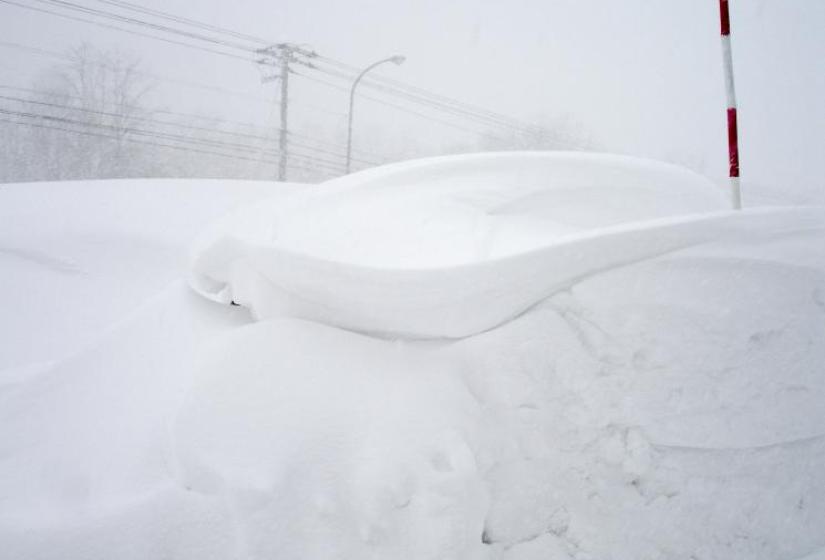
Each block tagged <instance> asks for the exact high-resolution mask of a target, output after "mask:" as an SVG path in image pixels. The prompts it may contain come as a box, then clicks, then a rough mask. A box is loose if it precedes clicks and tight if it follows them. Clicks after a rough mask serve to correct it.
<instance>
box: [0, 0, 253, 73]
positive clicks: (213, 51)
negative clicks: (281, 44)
mask: <svg viewBox="0 0 825 560" xmlns="http://www.w3.org/2000/svg"><path fill="white" fill-rule="evenodd" d="M0 3H3V4H9V5H11V6H17V7H18V8H23V9H26V10H33V11H35V12H41V13H44V14H51V15H54V16H57V17H61V18H65V19H70V20H73V21H79V22H83V23H89V24H91V25H96V26H98V27H104V28H107V29H113V30H116V31H122V32H123V33H129V34H131V35H137V36H139V37H146V38H149V39H155V40H158V41H163V42H165V43H171V44H173V45H180V46H183V47H188V48H191V49H196V50H200V51H204V52H208V53H211V54H216V55H220V56H225V57H228V58H233V59H236V60H243V61H245V62H252V59H251V58H246V57H243V56H239V55H236V54H232V53H228V52H224V51H219V50H216V49H211V48H207V47H202V46H200V45H193V44H192V43H184V42H182V41H175V40H174V39H168V38H165V37H158V36H157V35H150V34H148V33H141V32H140V31H135V30H133V29H124V28H123V27H118V26H116V25H109V24H106V23H103V22H100V21H94V20H90V19H85V18H81V17H77V16H72V15H70V14H64V13H60V12H55V11H53V10H47V9H45V8H38V7H36V6H29V5H26V4H20V3H18V2H14V1H12V0H0Z"/></svg>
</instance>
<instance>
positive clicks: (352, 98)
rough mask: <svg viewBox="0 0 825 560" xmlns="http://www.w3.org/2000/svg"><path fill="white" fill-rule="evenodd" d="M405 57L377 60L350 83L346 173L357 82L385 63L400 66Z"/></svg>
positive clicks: (350, 150)
mask: <svg viewBox="0 0 825 560" xmlns="http://www.w3.org/2000/svg"><path fill="white" fill-rule="evenodd" d="M405 60H407V58H406V57H404V56H401V55H395V56H391V57H389V58H385V59H383V60H379V61H378V62H375V63H373V64H370V65H369V66H367V67H366V68H364V70H363V71H362V72H361V73H360V74H358V77H357V78H355V81H354V82H353V83H352V89H351V90H350V92H349V123H348V124H347V173H349V170H350V162H351V161H352V107H353V105H354V104H355V86H357V85H358V82H360V81H361V78H363V77H364V74H366V73H367V72H369V71H370V70H372V69H373V68H375V67H376V66H378V65H379V64H384V63H385V62H392V63H393V64H402V63H403V62H404V61H405Z"/></svg>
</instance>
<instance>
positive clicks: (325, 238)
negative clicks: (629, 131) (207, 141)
mask: <svg viewBox="0 0 825 560" xmlns="http://www.w3.org/2000/svg"><path fill="white" fill-rule="evenodd" d="M357 175H358V174H356V176H351V177H346V178H344V179H341V180H338V181H337V182H336V181H333V182H331V184H330V188H329V190H327V189H326V188H325V189H322V190H319V191H317V192H315V193H310V194H308V195H307V196H304V197H294V198H293V199H292V200H291V201H288V202H287V203H286V204H282V205H281V207H280V208H279V209H278V210H275V211H273V208H272V206H271V205H264V206H263V207H260V206H259V207H256V208H254V209H252V210H251V211H250V210H246V211H243V212H242V213H241V214H240V215H236V216H233V217H232V218H231V219H230V220H229V223H228V224H222V225H221V226H219V227H217V228H216V229H215V231H213V232H210V233H208V234H207V235H206V236H205V238H204V239H202V240H201V241H200V242H199V243H198V245H197V247H198V248H197V250H196V251H195V254H194V255H193V267H192V269H193V271H192V280H191V285H192V286H193V287H194V288H195V290H196V291H198V292H199V293H201V294H202V295H204V296H206V297H208V298H210V299H214V300H216V301H219V302H222V303H229V302H230V301H231V302H235V303H238V304H241V305H244V306H246V307H248V308H250V309H251V310H252V312H253V313H254V315H255V316H256V317H257V318H259V319H265V318H268V317H279V316H292V317H297V318H304V319H310V320H313V321H318V322H321V323H325V324H330V325H335V326H339V327H343V328H347V329H351V330H355V331H360V332H368V333H373V334H382V335H384V336H406V337H415V338H439V337H448V338H460V337H464V336H469V335H472V334H477V333H479V332H483V331H485V330H488V329H490V328H493V327H495V326H497V325H501V324H503V323H504V322H506V321H508V320H510V319H512V318H514V317H516V316H518V315H519V314H520V313H523V312H524V311H526V310H527V309H529V308H530V307H532V306H534V305H536V304H537V303H539V302H540V301H542V300H544V299H546V298H547V297H549V296H550V295H552V294H554V293H557V292H558V291H560V290H563V289H566V288H569V287H570V286H571V285H572V284H574V283H575V282H578V281H580V280H581V279H583V278H586V277H587V276H589V275H592V274H596V273H598V272H600V271H603V270H608V269H610V268H615V267H617V266H625V265H628V264H631V263H634V262H638V261H641V260H645V259H649V258H652V257H656V256H660V255H664V254H667V253H670V252H673V251H677V250H679V249H684V248H687V247H692V246H696V245H701V244H706V243H709V242H714V241H725V240H733V239H751V240H752V241H754V242H756V241H757V240H758V239H769V238H771V237H774V236H777V235H786V234H790V233H793V232H805V231H818V230H821V229H822V228H823V219H822V217H823V213H822V212H821V211H820V210H815V209H762V210H751V211H746V212H730V211H722V210H719V208H720V207H721V204H720V200H721V197H720V196H719V193H717V192H716V190H715V188H714V187H713V186H712V185H710V184H709V183H708V182H707V181H706V180H705V179H703V178H701V177H699V176H697V175H695V174H692V173H690V172H688V171H686V170H682V169H680V168H676V167H674V166H669V165H665V164H659V163H656V162H646V161H643V160H638V159H635V158H621V157H618V156H598V155H593V154H572V153H571V154H565V153H561V154H557V153H549V154H541V153H525V154H521V153H513V154H486V155H473V156H458V157H448V158H435V159H433V160H424V161H421V162H412V163H403V164H399V165H397V166H388V168H387V169H378V170H375V171H368V172H365V173H364V174H363V176H360V177H359V176H357ZM677 211H681V212H682V213H683V214H687V213H693V215H677V216H674V214H675V213H676V212H677ZM699 211H704V213H701V214H696V212H699ZM585 217H586V220H585ZM640 218H644V219H643V220H642V221H639V220H640Z"/></svg>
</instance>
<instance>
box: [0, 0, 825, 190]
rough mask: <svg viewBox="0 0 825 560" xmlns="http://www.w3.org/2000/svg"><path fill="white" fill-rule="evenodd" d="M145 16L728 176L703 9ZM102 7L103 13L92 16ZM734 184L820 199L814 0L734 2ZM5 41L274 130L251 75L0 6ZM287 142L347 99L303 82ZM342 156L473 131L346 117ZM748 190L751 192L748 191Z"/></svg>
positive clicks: (632, 0)
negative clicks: (79, 60)
mask: <svg viewBox="0 0 825 560" xmlns="http://www.w3.org/2000/svg"><path fill="white" fill-rule="evenodd" d="M141 4H142V5H144V6H147V7H151V8H157V9H160V10H164V11H167V12H172V13H175V14H179V15H184V16H188V17H191V18H195V19H199V20H203V21H206V22H210V23H214V24H216V25H220V26H222V27H228V28H231V29H236V30H238V31H243V32H246V33H250V34H253V35H259V36H263V37H267V38H272V40H273V41H292V42H296V43H302V44H306V45H308V46H310V47H312V48H314V49H315V50H317V51H318V52H320V53H322V54H324V55H327V56H330V57H334V58H336V59H339V60H342V61H345V62H348V63H350V64H353V65H357V66H366V65H368V64H370V63H371V62H373V61H375V60H378V59H380V58H384V57H387V56H390V55H393V54H403V55H405V56H406V57H407V62H406V63H405V64H403V65H402V66H399V67H396V66H387V67H386V68H384V69H383V70H382V71H381V73H382V74H383V75H386V76H390V77H393V78H397V79H400V80H403V81H405V82H407V83H410V84H413V85H416V86H419V87H423V88H426V89H428V90H431V91H433V92H436V93H440V94H443V95H447V96H450V97H453V98H456V99H459V100H462V101H466V102H470V103H473V104H477V105H481V106H483V107H486V108H489V109H491V110H494V111H497V112H500V113H504V114H507V115H512V116H513V117H518V118H520V119H522V120H525V121H528V122H534V121H535V122H552V121H553V120H554V119H558V118H562V117H563V118H567V119H568V121H570V122H574V123H577V125H576V126H577V127H578V128H579V129H580V130H581V132H582V133H583V134H586V135H587V136H588V137H590V138H591V139H592V141H593V143H594V145H595V146H597V147H598V148H599V149H601V150H604V151H613V152H621V153H629V154H635V155H640V156H649V157H654V158H659V159H666V160H670V161H677V162H683V163H686V164H688V165H690V166H691V167H693V168H694V169H697V170H700V171H702V172H704V173H705V174H707V175H709V176H710V177H712V178H713V179H714V180H717V181H719V182H721V181H723V178H724V176H725V174H726V148H725V142H726V136H725V120H724V109H725V98H724V90H723V80H722V70H721V59H720V46H719V29H718V13H717V10H718V3H717V1H716V0H621V1H619V0H512V1H507V2H505V1H492V0H452V1H445V0H440V1H437V0H417V1H397V0H338V1H334V0H274V1H273V0H269V1H265V0H246V1H244V2H228V1H223V2H219V1H216V0H207V1H203V0H202V1H198V2H196V1H194V0H165V1H162V2H161V1H160V0H143V1H142V2H141ZM98 7H101V8H104V9H108V8H107V6H105V5H102V4H101V5H99V6H98ZM731 9H732V20H733V56H734V65H735V71H736V80H737V93H738V97H739V111H740V136H741V139H740V143H741V160H742V175H743V180H744V181H746V182H747V181H752V182H758V183H761V184H765V185H770V186H772V187H774V188H775V189H777V190H779V191H782V192H787V193H788V194H789V195H792V196H793V197H796V198H802V199H812V198H816V199H819V200H823V201H825V181H823V179H822V178H821V177H822V175H821V173H819V172H818V166H817V164H818V163H819V160H820V159H821V158H822V156H823V154H824V153H825V104H823V101H822V100H823V99H825V68H823V60H825V32H823V30H825V2H823V1H822V0H732V3H731ZM0 35H2V38H3V40H5V41H13V42H18V43H22V44H26V45H33V46H40V47H43V48H48V49H52V50H62V49H65V48H68V47H70V46H72V45H76V44H77V43H78V42H79V41H81V40H86V41H89V42H92V43H94V44H97V45H100V46H102V47H112V46H117V47H120V48H122V49H124V50H128V51H133V52H135V53H137V54H139V55H140V56H141V58H142V60H143V61H144V63H145V67H146V69H148V70H151V71H152V72H156V73H157V74H162V75H164V76H169V77H174V78H176V79H179V80H184V81H187V80H191V81H197V82H199V83H206V84H214V85H216V86H219V87H222V88H226V89H230V90H233V91H236V92H239V93H243V94H245V95H247V96H248V97H242V96H241V95H236V96H230V95H226V94H217V93H214V92H208V91H204V90H197V89H191V88H185V87H183V86H178V85H175V84H168V83H159V84H158V86H157V88H156V91H155V99H154V101H155V102H157V103H160V104H163V105H165V106H167V107H169V108H172V109H177V110H186V111H192V112H198V113H206V114H214V115H220V116H223V117H225V118H229V119H236V120H248V121H254V122H257V123H261V124H265V125H267V126H272V127H273V128H274V127H276V126H277V111H275V110H274V106H275V105H274V95H275V87H276V86H274V85H268V86H262V85H261V83H260V75H259V72H258V69H256V68H255V67H254V66H253V65H252V64H246V63H244V62H240V61H233V60H228V59H226V60H224V59H221V58H218V57H214V56H210V55H208V54H206V53H201V52H199V51H192V50H189V49H186V48H182V47H177V46H174V45H169V44H165V43H162V42H157V41H152V40H150V39H142V38H138V37H133V36H130V35H124V34H121V33H117V32H114V31H109V30H104V29H100V28H97V27H93V26H90V25H87V24H82V23H74V22H70V21H66V20H62V19H59V18H55V17H52V16H48V15H44V14H37V13H32V12H29V11H25V10H22V9H20V8H17V7H14V6H9V5H3V4H0ZM51 64H53V61H51V60H49V59H45V58H41V57H36V56H31V55H27V54H25V53H21V52H19V51H15V50H9V49H6V48H0V83H2V84H11V85H25V84H27V83H29V81H30V80H31V79H32V78H33V77H34V76H36V75H37V74H38V72H42V69H43V68H44V67H47V66H48V65H51ZM290 100H291V102H292V112H291V120H292V127H293V129H294V130H296V131H305V132H308V133H312V134H318V135H325V136H326V137H327V138H328V139H330V140H335V141H341V140H342V139H343V133H344V124H345V119H344V114H345V113H346V108H347V95H346V93H344V92H340V91H336V90H331V89H328V88H325V87H323V86H320V85H318V84H314V83H311V82H307V81H305V80H301V79H300V77H298V78H296V79H295V80H294V81H293V87H292V89H291V93H290ZM357 111H358V112H357V113H356V115H357V117H358V120H357V129H356V146H359V147H362V148H363V149H370V150H375V151H380V150H382V149H383V150H385V152H401V151H403V150H404V146H406V145H409V144H410V143H417V144H424V145H429V146H430V147H431V148H432V150H433V151H434V152H437V151H438V150H439V149H447V147H448V146H449V145H451V144H455V143H458V142H461V141H469V140H472V135H469V134H467V133H463V132H461V131H456V130H452V129H449V128H443V127H439V126H438V125H436V124H434V123H431V122H422V121H421V120H420V119H415V118H413V117H410V116H409V115H404V114H402V113H398V112H397V111H394V110H392V109H389V108H386V107H382V106H379V105H376V104H374V103H371V102H369V101H368V100H362V101H359V104H358V107H357ZM746 195H747V193H746Z"/></svg>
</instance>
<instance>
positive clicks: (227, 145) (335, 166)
mask: <svg viewBox="0 0 825 560" xmlns="http://www.w3.org/2000/svg"><path fill="white" fill-rule="evenodd" d="M0 113H3V114H7V115H11V116H16V117H24V118H30V119H39V120H45V121H49V122H56V123H59V124H70V125H75V126H83V127H89V128H97V129H102V130H108V131H112V132H115V133H119V134H120V136H114V138H116V139H121V138H123V139H125V136H126V135H128V134H133V135H137V136H143V137H149V138H155V139H162V140H172V141H177V142H182V143H185V144H190V145H200V146H206V147H212V148H223V149H228V150H235V151H237V150H243V151H247V152H249V151H251V152H260V153H266V154H268V155H278V152H276V151H274V150H260V148H259V147H257V146H251V145H248V144H239V143H235V142H225V141H216V140H210V139H199V138H192V137H190V136H183V135H179V134H173V133H163V132H158V131H150V130H145V129H139V128H135V127H129V128H123V127H118V126H113V125H106V124H100V123H90V122H85V121H78V120H74V119H69V118H65V117H58V116H54V115H46V114H42V113H31V112H24V111H10V110H7V109H2V108H0ZM296 157H298V158H300V159H304V160H307V161H308V162H311V163H312V164H313V165H317V166H319V167H325V168H328V169H330V170H332V171H337V172H342V171H343V166H342V164H340V163H336V162H330V161H327V160H323V159H320V158H316V157H313V156H306V155H298V154H296ZM253 161H254V160H253Z"/></svg>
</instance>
